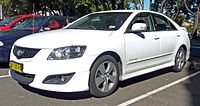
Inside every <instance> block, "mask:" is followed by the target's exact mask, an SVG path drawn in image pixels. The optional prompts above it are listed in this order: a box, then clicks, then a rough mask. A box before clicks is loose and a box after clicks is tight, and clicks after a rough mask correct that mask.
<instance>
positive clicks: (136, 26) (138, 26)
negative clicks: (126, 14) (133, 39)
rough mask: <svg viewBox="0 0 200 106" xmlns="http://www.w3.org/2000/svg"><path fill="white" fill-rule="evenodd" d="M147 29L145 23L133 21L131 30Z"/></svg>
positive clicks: (140, 30)
mask: <svg viewBox="0 0 200 106" xmlns="http://www.w3.org/2000/svg"><path fill="white" fill-rule="evenodd" d="M146 30H147V25H146V24H145V23H135V24H133V26H132V27H131V32H142V31H146Z"/></svg>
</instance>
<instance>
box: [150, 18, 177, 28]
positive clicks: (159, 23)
mask: <svg viewBox="0 0 200 106" xmlns="http://www.w3.org/2000/svg"><path fill="white" fill-rule="evenodd" d="M153 17H154V25H155V30H156V31H167V30H176V27H175V26H174V25H173V24H172V23H171V22H169V20H167V18H165V17H163V16H161V15H158V14H153Z"/></svg>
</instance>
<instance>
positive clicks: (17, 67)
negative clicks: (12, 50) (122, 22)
mask: <svg viewBox="0 0 200 106" xmlns="http://www.w3.org/2000/svg"><path fill="white" fill-rule="evenodd" d="M10 69H11V70H13V71H16V72H19V73H22V70H23V64H20V63H17V62H13V61H11V62H10Z"/></svg>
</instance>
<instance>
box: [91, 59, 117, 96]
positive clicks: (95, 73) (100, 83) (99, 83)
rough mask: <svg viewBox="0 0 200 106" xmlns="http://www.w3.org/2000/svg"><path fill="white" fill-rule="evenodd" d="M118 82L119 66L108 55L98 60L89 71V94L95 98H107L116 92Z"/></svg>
mask: <svg viewBox="0 0 200 106" xmlns="http://www.w3.org/2000/svg"><path fill="white" fill-rule="evenodd" d="M118 82H119V66H118V64H117V61H116V60H115V58H113V57H112V56H110V55H104V56H101V57H100V58H98V59H97V60H96V61H95V62H94V64H93V66H92V68H91V70H90V80H89V91H90V94H91V95H93V96H95V97H105V96H108V95H110V94H112V93H113V92H114V91H115V90H116V88H117V85H118Z"/></svg>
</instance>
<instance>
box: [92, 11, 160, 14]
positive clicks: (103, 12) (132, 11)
mask: <svg viewBox="0 0 200 106" xmlns="http://www.w3.org/2000/svg"><path fill="white" fill-rule="evenodd" d="M109 12H130V13H140V12H148V13H156V14H160V15H163V14H161V13H159V12H155V11H150V10H108V11H99V12H93V13H91V14H95V13H109Z"/></svg>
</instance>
